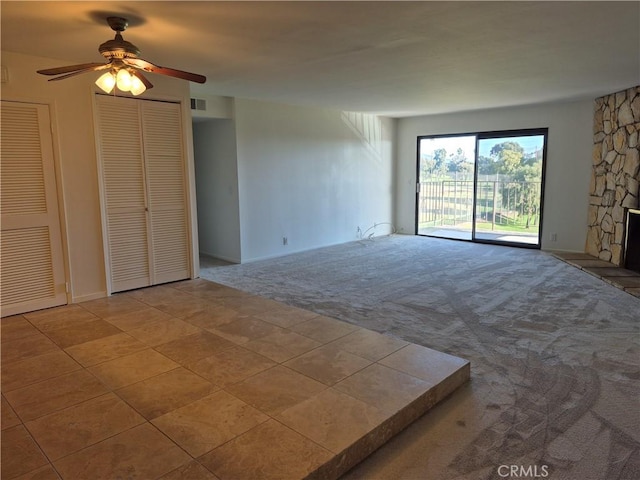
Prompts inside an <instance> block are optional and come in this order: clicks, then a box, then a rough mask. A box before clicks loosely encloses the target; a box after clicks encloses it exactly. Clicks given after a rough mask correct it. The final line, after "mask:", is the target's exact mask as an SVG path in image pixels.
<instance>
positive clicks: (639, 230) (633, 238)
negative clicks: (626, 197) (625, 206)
mask: <svg viewBox="0 0 640 480" xmlns="http://www.w3.org/2000/svg"><path fill="white" fill-rule="evenodd" d="M624 268H626V269H627V270H633V271H634V272H640V210H633V209H631V208H630V209H629V210H627V228H626V235H625V248H624Z"/></svg>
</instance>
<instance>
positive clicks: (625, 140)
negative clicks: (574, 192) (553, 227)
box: [585, 86, 640, 265]
mask: <svg viewBox="0 0 640 480" xmlns="http://www.w3.org/2000/svg"><path fill="white" fill-rule="evenodd" d="M639 136H640V86H636V87H633V88H629V89H627V90H624V91H621V92H617V93H613V94H611V95H606V96H604V97H600V98H597V99H596V101H595V112H594V119H593V172H592V176H591V186H590V192H589V193H590V197H589V216H588V218H589V229H588V232H587V242H586V247H585V249H586V252H587V253H589V254H591V255H594V256H596V257H599V258H601V259H602V260H605V261H608V262H612V263H614V264H616V265H620V264H621V263H622V261H623V242H624V229H625V212H626V209H627V208H638V182H639V181H640V148H639V139H638V137H639Z"/></svg>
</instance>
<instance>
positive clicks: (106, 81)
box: [96, 72, 116, 93]
mask: <svg viewBox="0 0 640 480" xmlns="http://www.w3.org/2000/svg"><path fill="white" fill-rule="evenodd" d="M96 85H97V86H98V87H100V88H101V89H102V91H103V92H105V93H111V90H113V87H115V86H116V76H115V75H114V74H113V73H112V72H107V73H103V74H102V75H100V78H98V80H96Z"/></svg>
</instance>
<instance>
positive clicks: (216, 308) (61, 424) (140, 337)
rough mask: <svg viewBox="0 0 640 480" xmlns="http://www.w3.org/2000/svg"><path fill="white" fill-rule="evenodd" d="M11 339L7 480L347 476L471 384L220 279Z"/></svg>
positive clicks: (428, 360) (125, 301)
mask: <svg viewBox="0 0 640 480" xmlns="http://www.w3.org/2000/svg"><path fill="white" fill-rule="evenodd" d="M0 326H1V340H2V344H1V353H2V383H1V384H2V404H1V412H2V418H1V428H2V432H1V440H2V442H1V443H2V449H1V450H2V467H1V477H2V478H3V479H4V480H11V479H40V480H46V479H58V478H63V479H72V480H80V479H91V480H97V479H115V478H131V479H133V478H137V479H144V480H150V479H160V478H161V479H165V480H166V479H173V480H175V479H216V478H217V479H222V480H226V479H234V480H237V479H252V480H253V479H298V478H337V477H338V476H340V475H341V474H342V473H344V472H345V471H346V470H347V469H348V468H350V467H351V466H353V465H355V464H356V463H357V462H359V461H360V460H362V459H363V458H364V457H366V456H367V455H368V454H370V453H371V452H372V451H373V450H375V449H376V448H378V447H379V446H380V445H382V444H383V443H384V442H386V441H388V440H389V439H390V438H391V437H392V436H393V435H395V434H396V433H398V432H399V431H400V430H401V429H402V428H404V427H405V426H406V425H408V424H409V423H410V422H412V421H413V420H415V419H416V418H418V417H419V416H420V415H422V414H423V413H424V412H426V411H427V410H428V409H429V408H431V407H432V406H433V405H434V404H435V403H437V402H439V401H440V400H442V399H444V398H445V397H446V396H447V395H448V394H449V393H451V392H452V391H453V390H455V389H456V388H457V387H458V386H460V385H461V384H463V383H464V382H466V381H467V380H468V379H469V363H468V362H467V361H465V360H463V359H460V358H457V357H452V356H450V355H446V354H444V353H440V352H436V351H434V350H431V349H428V348H425V347H421V346H418V345H412V344H408V343H407V342H403V341H400V340H398V339H395V338H391V337H386V336H383V335H380V334H378V333H375V332H372V331H369V330H365V329H362V328H359V327H356V326H353V325H349V324H347V323H344V322H340V321H337V320H335V319H331V318H327V317H323V316H320V315H316V314H314V313H312V312H308V311H304V310H301V309H297V308H294V307H289V306H286V305H283V304H279V303H277V302H274V301H272V300H268V299H264V298H260V297H257V296H254V295H249V294H246V293H242V292H240V291H238V290H234V289H231V288H228V287H224V286H221V285H217V284H214V283H211V282H208V281H206V280H190V281H185V282H178V283H174V284H170V285H163V286H156V287H151V288H147V289H142V290H136V291H132V292H128V293H122V294H117V295H113V296H111V297H109V298H104V299H99V300H94V301H90V302H85V303H81V304H76V305H67V306H64V307H58V308H53V309H48V310H41V311H38V312H33V313H27V314H24V315H16V316H13V317H7V318H3V319H2V320H1V321H0Z"/></svg>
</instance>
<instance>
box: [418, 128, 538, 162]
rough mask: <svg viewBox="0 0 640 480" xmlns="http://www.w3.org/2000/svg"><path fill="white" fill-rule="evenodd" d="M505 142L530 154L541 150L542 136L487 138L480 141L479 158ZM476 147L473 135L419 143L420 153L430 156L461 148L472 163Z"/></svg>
mask: <svg viewBox="0 0 640 480" xmlns="http://www.w3.org/2000/svg"><path fill="white" fill-rule="evenodd" d="M505 141H510V142H517V143H519V144H520V146H521V147H522V148H524V151H525V153H531V152H534V151H535V150H540V149H542V144H543V141H544V137H543V136H542V135H529V136H524V137H506V138H505V137H503V138H487V139H483V140H480V142H479V151H480V156H483V157H488V156H489V152H490V151H491V149H492V148H493V146H494V145H496V144H498V143H502V142H505ZM475 147H476V137H475V135H466V136H455V137H436V138H423V139H422V140H421V141H420V151H421V153H427V154H430V155H432V154H433V152H434V151H435V150H438V149H439V148H444V149H445V150H446V151H447V156H449V155H450V154H451V153H455V152H456V151H457V150H458V148H462V151H463V152H464V153H465V156H466V158H467V160H469V161H470V162H473V159H474V152H475Z"/></svg>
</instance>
